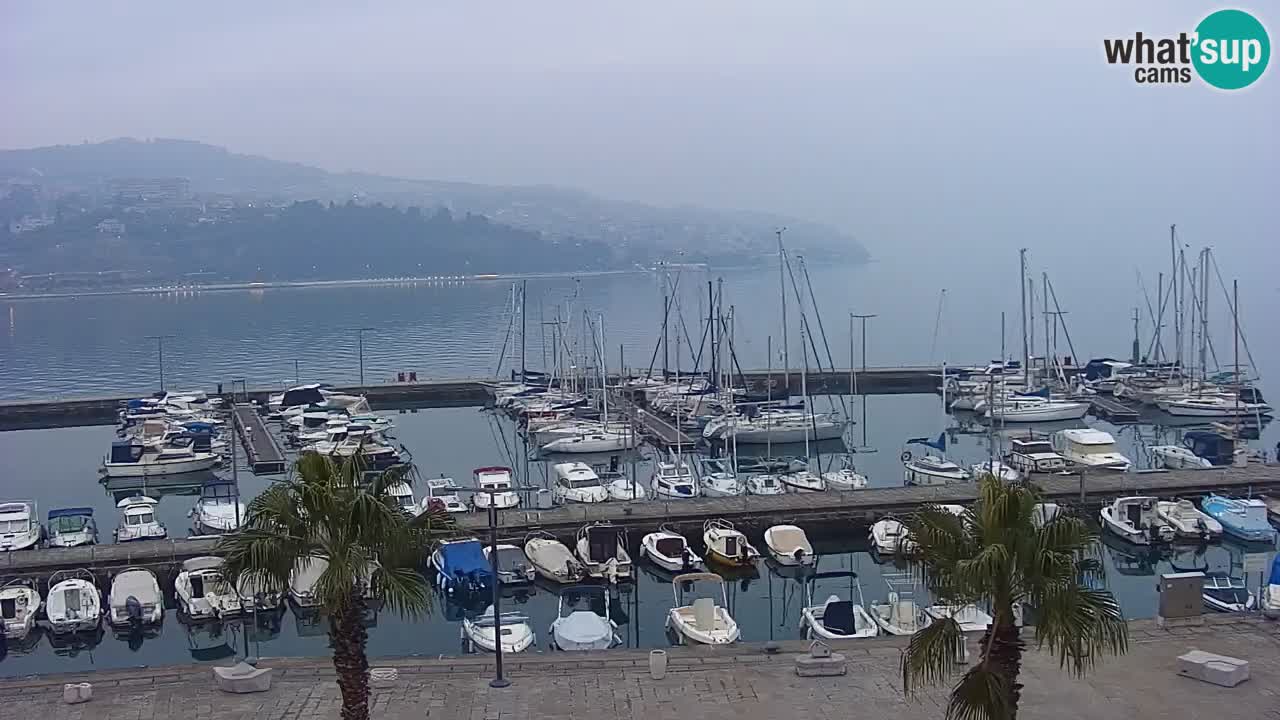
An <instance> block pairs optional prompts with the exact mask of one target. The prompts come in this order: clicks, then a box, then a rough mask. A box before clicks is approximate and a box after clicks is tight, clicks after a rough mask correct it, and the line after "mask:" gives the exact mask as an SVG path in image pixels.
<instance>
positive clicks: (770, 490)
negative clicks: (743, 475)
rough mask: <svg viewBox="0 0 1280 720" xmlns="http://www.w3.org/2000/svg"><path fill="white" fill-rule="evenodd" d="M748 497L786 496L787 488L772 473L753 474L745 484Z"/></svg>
mask: <svg viewBox="0 0 1280 720" xmlns="http://www.w3.org/2000/svg"><path fill="white" fill-rule="evenodd" d="M743 486H744V487H745V489H746V491H747V494H748V495H784V494H786V492H787V488H786V487H785V486H783V484H782V483H780V482H778V476H777V475H774V474H772V473H752V474H751V475H748V476H747V479H746V481H745V482H744V483H743Z"/></svg>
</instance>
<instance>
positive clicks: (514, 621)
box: [462, 605, 537, 653]
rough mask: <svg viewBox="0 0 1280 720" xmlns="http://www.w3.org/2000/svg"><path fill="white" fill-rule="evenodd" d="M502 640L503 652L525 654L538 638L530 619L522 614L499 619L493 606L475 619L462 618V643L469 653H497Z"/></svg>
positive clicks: (505, 614)
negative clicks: (499, 631)
mask: <svg viewBox="0 0 1280 720" xmlns="http://www.w3.org/2000/svg"><path fill="white" fill-rule="evenodd" d="M499 621H501V624H502V629H501V632H502V634H501V635H499V634H498V623H499ZM499 637H501V638H502V640H501V642H502V652H504V653H518V652H524V651H525V650H528V649H529V646H530V645H533V643H534V641H535V640H536V639H537V636H536V635H534V632H533V627H532V626H530V625H529V618H528V617H527V616H525V615H522V614H520V613H502V614H501V615H499V616H498V617H497V618H494V615H493V606H492V605H490V606H489V607H487V608H485V611H484V612H482V613H480V615H479V616H478V617H476V618H475V619H472V618H468V617H464V618H462V642H463V644H464V645H466V647H467V651H468V652H475V651H476V650H485V651H487V652H495V651H496V650H497V647H498V642H499V641H498V638H499Z"/></svg>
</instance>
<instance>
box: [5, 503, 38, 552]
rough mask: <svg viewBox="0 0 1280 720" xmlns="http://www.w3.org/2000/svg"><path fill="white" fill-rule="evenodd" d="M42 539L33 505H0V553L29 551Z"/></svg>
mask: <svg viewBox="0 0 1280 720" xmlns="http://www.w3.org/2000/svg"><path fill="white" fill-rule="evenodd" d="M43 539H44V528H43V527H42V526H41V525H40V522H39V520H37V519H36V510H35V504H34V503H25V502H7V503H0V551H5V552H8V551H12V550H30V549H31V548H34V547H36V546H37V545H39V544H40V541H41V540H43Z"/></svg>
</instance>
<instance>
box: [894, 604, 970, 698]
mask: <svg viewBox="0 0 1280 720" xmlns="http://www.w3.org/2000/svg"><path fill="white" fill-rule="evenodd" d="M963 645H964V633H963V632H961V631H960V625H959V624H958V623H956V621H955V620H952V619H951V618H946V619H943V620H937V621H934V622H933V623H931V624H929V625H928V626H927V627H925V628H924V629H923V630H920V631H918V632H916V633H915V634H914V635H912V636H911V642H910V643H908V644H907V649H906V651H905V652H904V653H903V654H902V685H903V688H904V689H905V690H906V691H907V692H914V690H915V688H917V687H919V686H921V685H937V684H938V683H940V682H942V681H943V680H945V679H946V678H948V677H950V676H951V675H952V673H953V672H954V669H955V663H956V656H957V655H958V654H959V652H960V648H961V647H962V646H963Z"/></svg>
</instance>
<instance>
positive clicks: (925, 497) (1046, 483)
mask: <svg viewBox="0 0 1280 720" xmlns="http://www.w3.org/2000/svg"><path fill="white" fill-rule="evenodd" d="M1035 483H1036V485H1037V486H1039V487H1040V488H1041V490H1042V491H1043V492H1044V495H1045V499H1046V500H1051V501H1056V502H1059V503H1063V504H1074V505H1081V506H1084V507H1086V508H1089V509H1092V508H1094V507H1097V506H1099V505H1100V504H1101V503H1103V502H1105V501H1107V500H1109V499H1112V498H1116V497H1120V496H1124V495H1155V496H1159V497H1165V498H1173V497H1194V496H1198V495H1204V494H1207V493H1209V492H1212V491H1223V492H1227V493H1231V494H1234V495H1249V494H1257V493H1259V492H1260V491H1263V490H1273V491H1274V490H1280V465H1250V466H1248V467H1243V468H1225V469H1221V470H1176V471H1168V472H1150V473H1089V474H1087V475H1086V476H1084V477H1083V478H1082V477H1081V476H1074V475H1067V476H1063V475H1055V476H1047V477H1038V478H1037V479H1036V480H1035ZM977 495H978V489H977V485H975V484H974V483H962V484H957V485H944V486H937V487H890V488H869V489H866V490H855V491H851V492H841V493H835V492H823V493H789V494H787V495H774V496H753V495H748V496H740V497H732V498H694V499H691V500H673V501H667V502H660V501H656V500H648V501H641V502H634V503H631V502H609V503H598V504H591V505H564V506H561V507H557V508H552V509H550V510H525V509H516V510H504V511H502V513H501V514H500V515H499V523H500V534H501V535H502V536H503V537H504V538H520V537H523V536H524V535H525V534H526V533H528V532H531V531H533V530H543V531H546V532H550V533H553V534H555V535H558V536H561V537H564V538H568V537H572V536H573V534H574V533H576V532H577V531H578V529H579V528H581V527H582V526H583V525H586V524H588V523H592V522H601V521H606V522H612V523H615V524H618V525H623V526H625V527H627V528H629V529H631V530H632V531H633V532H632V534H631V539H632V540H633V541H638V540H639V536H638V533H637V532H636V531H647V530H652V529H655V528H657V527H658V526H659V525H662V524H668V525H671V526H673V527H675V528H678V529H679V530H680V531H681V532H684V533H685V534H686V535H688V536H689V537H692V538H698V537H700V536H701V532H702V524H703V523H704V522H705V521H706V520H708V519H710V518H723V519H725V520H729V521H731V522H733V523H735V524H736V525H738V526H739V527H741V528H742V529H743V530H744V531H748V532H752V533H759V532H761V531H763V530H764V528H766V527H768V526H770V525H774V524H777V523H781V522H787V523H795V524H798V525H801V526H803V527H804V528H805V529H806V530H810V531H811V532H815V533H822V532H827V531H831V532H840V533H843V534H845V535H848V534H849V532H850V530H851V529H853V530H854V531H855V532H865V529H866V528H867V527H869V526H870V525H871V524H872V523H874V522H875V521H876V520H879V519H880V518H882V517H884V516H886V515H891V514H904V513H909V512H911V511H912V510H915V509H916V508H919V507H920V506H922V505H925V504H928V503H939V504H942V503H948V504H961V505H963V504H968V503H972V502H974V501H975V500H976V499H977ZM457 522H458V525H459V528H460V529H461V530H462V531H464V532H468V533H476V534H483V533H484V532H485V531H487V529H488V527H489V525H488V520H487V516H486V515H484V514H481V513H476V514H464V515H461V516H459V517H458V518H457ZM216 544H217V540H216V538H207V537H202V538H189V539H173V540H156V541H145V542H136V543H126V544H123V545H99V546H96V547H79V548H48V549H44V550H24V551H19V552H10V553H5V554H3V555H0V578H11V577H17V576H30V577H36V578H40V579H44V578H47V577H48V576H49V574H51V573H52V572H53V571H55V570H65V569H70V568H82V567H83V568H89V569H90V570H93V571H94V572H99V571H102V575H103V576H102V577H101V578H100V579H101V580H102V581H103V582H105V581H106V579H107V577H106V576H107V575H109V574H110V572H111V571H112V570H117V569H121V568H124V567H128V566H130V565H142V566H146V567H151V568H154V569H157V570H160V571H162V574H166V573H168V574H171V573H170V570H171V569H172V568H173V567H175V566H176V565H178V564H179V563H181V562H182V561H183V560H186V559H188V558H192V557H197V556H200V555H208V554H210V553H211V552H212V551H213V550H214V546H215V545H216Z"/></svg>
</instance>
